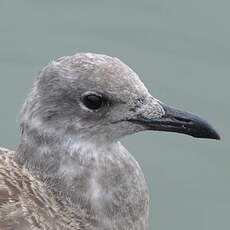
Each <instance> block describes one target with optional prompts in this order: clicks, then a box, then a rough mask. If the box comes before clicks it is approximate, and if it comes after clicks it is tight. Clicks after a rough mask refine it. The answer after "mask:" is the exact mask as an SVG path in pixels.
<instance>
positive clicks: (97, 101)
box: [82, 93, 103, 110]
mask: <svg viewBox="0 0 230 230" xmlns="http://www.w3.org/2000/svg"><path fill="white" fill-rule="evenodd" d="M82 102H83V104H84V105H85V106H86V107H87V108H89V109H91V110H96V109H99V108H101V107H102V106H103V97H102V96H101V95H97V94H93V93H91V94H88V95H85V96H83V98H82Z"/></svg>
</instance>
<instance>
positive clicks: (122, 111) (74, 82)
mask: <svg viewBox="0 0 230 230" xmlns="http://www.w3.org/2000/svg"><path fill="white" fill-rule="evenodd" d="M20 127H21V139H20V145H19V146H18V148H17V150H16V151H10V150H8V149H4V148H1V149H0V229H1V230H15V229H17V230H31V229H35V230H36V229H45V230H46V229H47V230H48V229H52V230H58V229H60V230H73V229H74V230H147V228H148V217H149V200H150V198H149V192H148V186H147V184H146V180H145V177H144V174H143V172H142V170H141V168H140V166H139V164H138V163H137V161H136V160H135V159H134V158H133V156H132V155H131V154H130V153H129V152H128V151H127V150H126V149H125V147H124V146H123V145H122V144H121V143H120V142H119V140H120V139H121V138H122V137H124V136H126V135H129V134H132V133H136V132H140V131H144V130H158V131H169V132H177V133H183V134H188V135H191V136H193V137H198V138H210V139H220V137H219V135H218V133H217V132H216V131H215V130H214V129H213V128H212V127H211V126H210V125H209V124H208V123H207V122H206V121H204V120H202V119H201V118H199V117H198V116H196V115H193V114H191V113H187V112H183V111H181V110H178V109H175V108H172V107H169V106H166V105H165V104H164V103H162V102H161V101H159V100H158V99H156V98H154V97H153V96H152V95H151V94H150V93H149V92H148V90H147V89H146V87H145V85H144V84H143V83H142V82H141V80H140V79H139V77H138V75H137V74H136V73H135V72H134V71H133V70H132V69H131V68H129V67H128V66H127V65H126V64H124V63H123V62H122V61H120V60H119V59H118V58H115V57H110V56H107V55H102V54H94V53H77V54H75V55H73V56H65V57H61V58H59V59H57V60H55V61H52V62H51V63H49V64H48V65H47V66H46V67H44V68H43V69H42V70H41V72H40V73H39V75H38V77H37V79H36V80H35V83H34V85H33V88H32V90H31V92H30V93H29V95H28V97H27V99H26V101H25V103H24V105H23V107H22V110H21V114H20Z"/></svg>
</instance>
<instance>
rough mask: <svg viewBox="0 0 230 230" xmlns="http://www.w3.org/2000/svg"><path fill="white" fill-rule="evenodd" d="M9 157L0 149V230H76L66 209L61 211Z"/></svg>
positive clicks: (6, 151)
mask: <svg viewBox="0 0 230 230" xmlns="http://www.w3.org/2000/svg"><path fill="white" fill-rule="evenodd" d="M13 156H14V152H13V151H10V150H7V149H4V148H0V230H16V229H17V230H32V229H33V230H36V229H44V230H46V229H47V230H48V229H50V230H51V229H52V230H54V229H55V230H56V229H57V230H58V229H60V230H62V229H65V230H70V229H76V230H80V229H81V228H80V224H79V222H78V221H77V220H76V219H74V218H72V216H74V215H73V213H71V211H70V208H68V207H67V208H66V207H65V208H63V204H61V203H60V202H58V201H57V200H55V198H54V196H53V194H52V193H51V192H50V191H49V189H47V188H46V187H45V186H44V184H43V183H41V182H40V181H38V180H36V179H35V178H34V177H33V176H32V175H31V174H30V172H29V171H28V170H27V169H25V168H20V167H19V166H18V165H17V164H16V162H15V161H14V160H13Z"/></svg>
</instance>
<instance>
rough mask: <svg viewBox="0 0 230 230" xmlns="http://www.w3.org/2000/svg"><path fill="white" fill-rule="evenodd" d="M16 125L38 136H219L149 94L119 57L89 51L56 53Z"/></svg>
mask: <svg viewBox="0 0 230 230" xmlns="http://www.w3.org/2000/svg"><path fill="white" fill-rule="evenodd" d="M21 126H22V129H23V130H25V131H26V130H29V131H30V132H33V131H36V132H38V134H39V136H44V135H46V136H49V135H53V136H55V135H65V134H71V135H76V136H78V137H80V138H82V139H95V140H98V139H100V140H104V139H106V140H108V141H114V140H117V139H119V138H121V137H123V136H125V135H128V134H132V133H135V132H139V131H143V130H158V131H169V132H177V133H184V134H188V135H191V136H193V137H200V138H212V139H219V138H220V137H219V135H218V134H217V132H216V131H215V130H214V129H213V128H212V127H211V126H210V125H209V124H208V123H207V122H206V121H204V120H202V119H201V118H199V117H198V116H195V115H193V114H191V113H187V112H183V111H180V110H178V109H174V108H172V107H169V106H166V105H165V104H163V103H162V102H160V101H159V100H158V99H156V98H155V97H153V96H152V95H151V94H150V93H149V92H148V90H147V89H146V87H145V86H144V84H143V83H142V82H141V80H140V79H139V77H138V75H137V74H136V73H135V72H134V71H133V70H132V69H131V68H129V67H128V66H127V65H126V64H124V63H123V62H121V61H120V60H119V59H118V58H115V57H109V56H106V55H99V54H92V53H78V54H75V55H73V56H66V57H62V58H59V59H57V60H56V61H53V62H51V63H50V64H48V65H47V66H46V67H45V68H44V69H43V70H42V71H41V72H40V74H39V76H38V78H37V80H36V82H35V85H34V87H33V89H32V91H31V93H30V95H29V96H28V98H27V100H26V102H25V104H24V106H23V109H22V113H21Z"/></svg>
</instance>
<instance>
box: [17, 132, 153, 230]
mask: <svg viewBox="0 0 230 230" xmlns="http://www.w3.org/2000/svg"><path fill="white" fill-rule="evenodd" d="M54 136H55V135H54ZM34 139H35V137H34V136H32V135H31V136H30V137H29V136H27V137H26V138H25V136H24V137H23V138H22V142H21V144H20V146H19V148H18V150H17V152H16V157H15V159H16V161H17V162H18V163H19V164H20V165H22V166H24V167H26V168H27V169H28V170H29V171H30V172H31V173H32V174H33V175H34V176H35V177H37V178H38V179H40V180H41V181H43V182H44V183H45V184H47V185H48V186H47V187H48V188H49V189H50V190H51V191H52V192H53V193H54V194H56V195H55V196H57V194H58V195H60V194H61V195H60V196H61V198H60V199H59V200H62V201H64V202H66V203H67V204H66V205H67V206H69V205H71V206H73V207H74V208H73V210H74V211H76V216H77V215H78V213H79V210H81V212H82V213H85V215H87V217H85V218H87V221H88V222H90V224H91V225H92V226H95V228H92V229H95V230H99V229H100V230H101V229H114V230H118V229H126V230H131V229H143V230H145V229H147V224H148V206H149V194H148V188H147V185H146V182H145V178H144V175H143V173H142V170H141V168H140V167H139V165H138V163H137V162H136V161H135V159H134V158H133V157H132V156H131V154H130V153H129V152H128V151H127V150H126V149H125V148H124V147H123V146H122V145H121V144H120V142H111V143H103V141H98V140H97V141H95V140H90V141H88V140H82V139H81V138H78V137H74V136H70V135H65V136H63V137H62V138H54V137H53V138H50V139H49V138H47V137H46V138H44V137H41V136H40V142H39V141H38V140H36V141H35V140H34ZM36 139H37V138H36ZM42 141H44V142H42ZM69 202H71V203H69ZM66 205H65V206H66ZM74 211H73V212H74ZM82 215H83V216H84V214H82ZM96 226H97V227H96ZM121 226H122V227H121ZM124 226H125V227H124ZM123 227H124V228H123Z"/></svg>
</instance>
